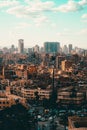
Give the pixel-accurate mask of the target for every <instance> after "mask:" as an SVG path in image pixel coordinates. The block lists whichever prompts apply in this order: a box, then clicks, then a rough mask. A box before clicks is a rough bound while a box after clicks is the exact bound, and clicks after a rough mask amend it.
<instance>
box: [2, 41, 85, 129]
mask: <svg viewBox="0 0 87 130" xmlns="http://www.w3.org/2000/svg"><path fill="white" fill-rule="evenodd" d="M24 44H25V43H24V39H19V40H18V47H17V48H15V46H14V45H11V47H10V48H7V47H3V48H2V49H1V50H0V116H1V118H0V129H3V130H9V129H13V130H74V129H75V130H76V129H78V130H79V129H80V130H83V129H87V50H86V49H81V48H79V47H73V45H72V44H69V45H68V46H67V45H64V46H63V47H61V43H60V42H48V41H47V42H44V43H43V47H39V45H35V46H34V47H32V48H25V47H24Z"/></svg>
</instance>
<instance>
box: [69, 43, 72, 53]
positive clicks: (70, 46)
mask: <svg viewBox="0 0 87 130" xmlns="http://www.w3.org/2000/svg"><path fill="white" fill-rule="evenodd" d="M68 49H69V54H71V52H72V44H69V46H68Z"/></svg>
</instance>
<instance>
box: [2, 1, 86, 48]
mask: <svg viewBox="0 0 87 130" xmlns="http://www.w3.org/2000/svg"><path fill="white" fill-rule="evenodd" d="M18 39H24V44H25V47H28V46H29V47H32V46H34V45H36V44H37V45H39V46H43V43H44V42H46V41H57V42H60V45H61V46H63V45H65V44H66V45H68V44H73V46H78V47H80V48H84V49H87V0H0V47H4V46H7V47H10V46H11V45H12V44H14V45H15V46H18Z"/></svg>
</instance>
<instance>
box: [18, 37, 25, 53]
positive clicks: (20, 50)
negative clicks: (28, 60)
mask: <svg viewBox="0 0 87 130" xmlns="http://www.w3.org/2000/svg"><path fill="white" fill-rule="evenodd" d="M18 53H24V40H23V39H19V40H18Z"/></svg>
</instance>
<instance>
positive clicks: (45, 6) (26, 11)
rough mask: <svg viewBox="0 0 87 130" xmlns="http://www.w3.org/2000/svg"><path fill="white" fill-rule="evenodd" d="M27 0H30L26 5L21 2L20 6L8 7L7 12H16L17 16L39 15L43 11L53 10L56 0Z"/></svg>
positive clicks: (27, 0)
mask: <svg viewBox="0 0 87 130" xmlns="http://www.w3.org/2000/svg"><path fill="white" fill-rule="evenodd" d="M36 1H37V2H36ZM26 2H28V4H27V5H25V6H23V5H21V4H20V5H19V6H16V7H11V8H9V9H7V13H9V14H14V15H16V16H17V17H22V16H23V17H25V16H28V17H29V16H30V17H35V16H36V17H37V16H38V15H39V14H41V13H43V12H46V11H51V9H52V8H53V6H54V2H51V1H47V2H41V1H39V0H32V1H30V0H26Z"/></svg>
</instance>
